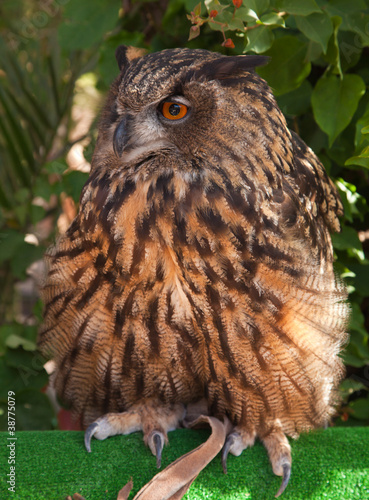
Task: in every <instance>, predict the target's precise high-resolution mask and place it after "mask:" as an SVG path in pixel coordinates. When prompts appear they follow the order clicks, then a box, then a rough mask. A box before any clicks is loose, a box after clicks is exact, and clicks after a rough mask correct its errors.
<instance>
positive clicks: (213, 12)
mask: <svg viewBox="0 0 369 500" xmlns="http://www.w3.org/2000/svg"><path fill="white" fill-rule="evenodd" d="M217 15H218V11H217V10H211V11H210V14H209V16H210V17H217Z"/></svg>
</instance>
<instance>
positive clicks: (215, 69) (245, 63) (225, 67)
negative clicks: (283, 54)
mask: <svg viewBox="0 0 369 500" xmlns="http://www.w3.org/2000/svg"><path fill="white" fill-rule="evenodd" d="M268 61H269V57H265V56H234V57H230V56H227V57H221V58H219V59H216V60H213V61H208V62H206V63H204V64H203V65H202V66H200V68H197V69H195V70H194V71H193V74H192V78H196V79H201V80H223V79H225V78H229V77H234V76H237V75H241V74H242V73H244V72H245V71H253V70H254V68H256V67H257V66H263V65H265V64H267V63H268Z"/></svg>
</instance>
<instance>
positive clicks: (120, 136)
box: [113, 114, 132, 156]
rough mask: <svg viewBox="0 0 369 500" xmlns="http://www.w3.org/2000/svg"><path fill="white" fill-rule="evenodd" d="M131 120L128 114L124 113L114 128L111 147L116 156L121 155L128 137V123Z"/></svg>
mask: <svg viewBox="0 0 369 500" xmlns="http://www.w3.org/2000/svg"><path fill="white" fill-rule="evenodd" d="M131 120H132V118H131V116H130V115H128V114H127V115H125V116H124V117H123V118H122V120H121V121H120V122H119V124H118V126H117V128H116V129H115V132H114V136H113V148H114V153H115V154H116V156H122V153H123V151H124V149H125V148H126V146H127V144H128V142H129V139H130V127H129V123H130V121H131Z"/></svg>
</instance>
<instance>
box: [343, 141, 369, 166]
mask: <svg viewBox="0 0 369 500" xmlns="http://www.w3.org/2000/svg"><path fill="white" fill-rule="evenodd" d="M345 165H347V166H350V165H357V166H358V167H362V168H366V169H368V170H369V146H367V147H366V148H364V149H363V150H362V152H361V153H360V154H359V155H358V156H351V158H349V159H348V160H346V162H345Z"/></svg>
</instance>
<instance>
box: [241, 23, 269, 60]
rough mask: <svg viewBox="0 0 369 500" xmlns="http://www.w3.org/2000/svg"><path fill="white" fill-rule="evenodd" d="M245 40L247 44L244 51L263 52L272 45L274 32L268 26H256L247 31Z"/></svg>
mask: <svg viewBox="0 0 369 500" xmlns="http://www.w3.org/2000/svg"><path fill="white" fill-rule="evenodd" d="M246 40H247V45H246V48H245V51H244V52H251V51H252V52H255V53H256V54H263V53H264V52H266V51H267V50H269V49H270V47H271V46H272V44H273V41H274V34H273V32H272V31H271V29H270V28H268V27H266V26H258V27H257V28H255V29H253V30H249V31H247V35H246Z"/></svg>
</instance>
